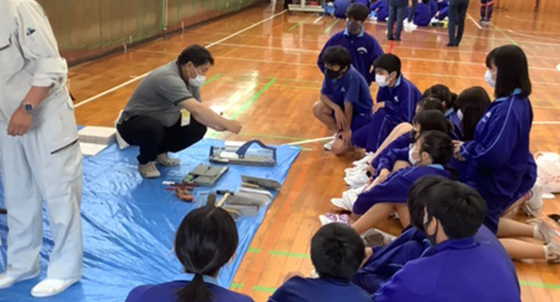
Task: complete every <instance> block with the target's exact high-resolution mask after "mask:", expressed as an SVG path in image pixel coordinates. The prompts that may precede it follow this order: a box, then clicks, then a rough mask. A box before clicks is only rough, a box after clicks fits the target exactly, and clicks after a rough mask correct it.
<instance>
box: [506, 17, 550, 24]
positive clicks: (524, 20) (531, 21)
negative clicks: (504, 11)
mask: <svg viewBox="0 0 560 302" xmlns="http://www.w3.org/2000/svg"><path fill="white" fill-rule="evenodd" d="M506 18H508V19H512V20H516V21H521V22H530V23H548V24H560V22H552V21H537V20H527V19H520V18H514V17H512V16H510V15H506Z"/></svg>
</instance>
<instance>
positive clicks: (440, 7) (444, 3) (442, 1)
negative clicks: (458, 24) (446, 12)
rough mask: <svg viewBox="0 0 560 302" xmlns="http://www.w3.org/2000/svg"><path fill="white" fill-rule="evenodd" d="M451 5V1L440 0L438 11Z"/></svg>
mask: <svg viewBox="0 0 560 302" xmlns="http://www.w3.org/2000/svg"><path fill="white" fill-rule="evenodd" d="M448 6H449V2H447V0H439V1H438V2H437V9H438V11H440V10H442V9H444V8H447V7H448Z"/></svg>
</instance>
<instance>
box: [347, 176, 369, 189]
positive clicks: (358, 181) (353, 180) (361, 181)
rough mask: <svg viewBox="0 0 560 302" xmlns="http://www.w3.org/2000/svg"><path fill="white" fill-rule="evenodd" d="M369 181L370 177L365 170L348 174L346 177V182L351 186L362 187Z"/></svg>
mask: <svg viewBox="0 0 560 302" xmlns="http://www.w3.org/2000/svg"><path fill="white" fill-rule="evenodd" d="M368 181H369V177H368V176H367V175H366V173H364V172H362V173H356V174H351V175H348V176H346V177H344V182H345V183H346V184H347V185H348V186H349V187H350V188H358V187H361V186H363V185H365V184H366V183H367V182H368Z"/></svg>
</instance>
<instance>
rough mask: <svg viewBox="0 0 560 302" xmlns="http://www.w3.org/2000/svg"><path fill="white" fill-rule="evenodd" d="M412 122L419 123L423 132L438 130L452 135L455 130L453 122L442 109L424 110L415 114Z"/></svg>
mask: <svg viewBox="0 0 560 302" xmlns="http://www.w3.org/2000/svg"><path fill="white" fill-rule="evenodd" d="M412 124H413V125H414V124H419V125H420V132H421V133H424V132H426V131H430V130H436V131H441V132H443V133H446V134H447V135H450V134H451V132H453V124H451V122H450V121H449V120H448V119H446V118H445V115H443V113H442V112H441V111H439V110H434V109H430V110H424V111H422V112H420V113H418V114H417V115H415V116H414V118H413V119H412Z"/></svg>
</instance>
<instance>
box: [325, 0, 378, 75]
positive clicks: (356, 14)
mask: <svg viewBox="0 0 560 302" xmlns="http://www.w3.org/2000/svg"><path fill="white" fill-rule="evenodd" d="M368 13H369V10H368V8H367V7H366V6H363V5H361V4H358V3H354V4H352V5H350V7H348V10H346V28H345V29H344V30H343V31H341V32H338V33H336V34H334V35H333V36H332V37H330V38H329V40H328V41H327V43H325V46H323V50H321V53H320V54H319V57H318V59H317V65H318V66H319V69H320V70H321V72H322V73H325V62H323V60H322V57H323V54H324V53H325V50H326V49H327V48H329V47H331V46H336V45H340V46H343V47H344V48H346V50H348V52H349V53H350V58H351V61H352V66H354V68H356V70H358V72H360V74H361V75H362V76H363V77H364V79H366V82H367V83H368V85H370V84H371V82H372V81H375V73H374V71H373V62H374V61H375V60H376V59H377V58H378V57H380V56H381V55H383V49H382V48H381V46H380V45H379V43H378V42H377V40H376V39H375V38H374V37H372V36H371V35H369V34H368V33H366V32H365V30H364V22H365V21H366V19H367V17H368Z"/></svg>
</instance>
